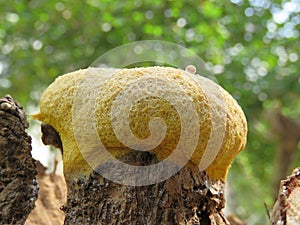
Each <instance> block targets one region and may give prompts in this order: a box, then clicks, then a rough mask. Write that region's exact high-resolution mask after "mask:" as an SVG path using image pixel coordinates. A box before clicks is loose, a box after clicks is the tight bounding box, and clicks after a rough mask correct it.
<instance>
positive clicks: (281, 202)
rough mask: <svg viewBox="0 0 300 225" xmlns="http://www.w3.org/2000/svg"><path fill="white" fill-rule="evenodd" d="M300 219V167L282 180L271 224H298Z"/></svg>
mask: <svg viewBox="0 0 300 225" xmlns="http://www.w3.org/2000/svg"><path fill="white" fill-rule="evenodd" d="M299 221H300V167H299V168H296V169H294V171H293V173H292V175H290V176H288V177H287V178H286V179H285V180H282V181H281V182H280V190H279V193H278V200H277V201H276V202H275V204H274V207H273V211H272V215H271V218H270V225H277V224H280V225H297V224H299Z"/></svg>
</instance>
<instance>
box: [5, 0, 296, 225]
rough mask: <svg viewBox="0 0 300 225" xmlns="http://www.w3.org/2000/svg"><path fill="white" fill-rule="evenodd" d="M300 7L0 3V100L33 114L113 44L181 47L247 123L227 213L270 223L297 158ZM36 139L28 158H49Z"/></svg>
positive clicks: (240, 2) (65, 0)
mask: <svg viewBox="0 0 300 225" xmlns="http://www.w3.org/2000/svg"><path fill="white" fill-rule="evenodd" d="M299 12H300V0H289V1H285V0H284V1H278V0H274V1H269V0H252V1H244V0H231V1H229V0H228V1H227V0H222V1H216V0H210V1H201V0H200V1H192V0H185V1H161V0H143V1H142V0H131V1H110V0H86V1H75V0H72V1H70V0H62V1H54V0H48V1H41V0H14V1H7V0H6V1H5V0H0V96H4V95H5V94H11V95H12V96H13V97H14V98H15V99H16V100H18V101H19V102H20V103H21V104H22V105H23V106H24V107H25V108H26V110H27V111H28V112H29V114H30V113H34V112H36V111H38V102H39V99H40V97H41V94H42V92H43V90H44V89H45V88H46V87H47V86H48V85H49V84H50V83H51V82H52V81H53V80H54V79H55V78H56V77H57V76H59V75H61V74H64V73H67V72H71V71H74V70H77V69H79V68H85V67H88V66H89V65H90V64H91V63H92V62H93V61H94V60H96V59H97V57H98V56H100V55H102V54H103V53H105V52H106V51H108V50H110V49H112V48H114V47H117V46H119V45H122V44H125V43H128V42H132V41H139V40H164V41H170V42H173V43H177V44H180V45H182V46H184V47H187V48H189V49H191V50H193V51H194V52H195V53H197V54H198V55H199V56H200V57H201V58H202V59H203V60H204V61H206V62H207V63H208V64H209V65H210V67H211V69H212V71H213V72H214V73H215V74H216V77H217V80H218V83H219V84H221V85H222V86H223V87H224V88H225V89H226V90H227V91H228V92H230V93H231V94H232V95H233V96H234V97H235V98H236V99H237V101H238V102H239V104H240V105H241V106H242V108H243V109H244V111H245V114H246V116H247V118H248V122H249V135H248V144H247V148H246V150H245V151H243V152H242V153H241V154H240V155H239V156H238V157H237V159H236V160H235V162H234V164H233V166H232V169H231V170H230V172H229V178H228V182H227V183H228V185H227V190H228V197H227V209H226V210H227V212H231V213H233V214H235V215H238V216H239V217H240V218H242V219H244V220H245V221H247V222H248V223H249V224H260V225H261V224H268V217H267V211H266V207H265V205H266V206H267V208H272V205H273V202H274V197H275V196H276V191H277V190H276V188H277V187H278V185H279V183H278V182H279V179H281V178H282V177H284V176H285V175H287V174H289V173H290V172H291V171H292V168H294V167H296V166H297V165H298V166H299V164H300V153H299V149H300V146H299V144H298V142H299V140H300V98H299V96H300V75H299V72H300V60H299V57H300V41H299V35H300V13H299ZM32 127H36V126H35V124H34V123H33V122H32ZM38 129H39V128H38ZM38 129H34V130H33V131H31V132H32V134H33V135H34V136H35V135H38V133H39V130H38ZM33 145H34V151H35V154H34V155H35V157H37V158H39V157H43V158H45V155H46V158H47V154H48V153H46V152H45V151H44V150H42V147H39V145H38V144H35V142H34V143H33ZM53 151H54V150H53Z"/></svg>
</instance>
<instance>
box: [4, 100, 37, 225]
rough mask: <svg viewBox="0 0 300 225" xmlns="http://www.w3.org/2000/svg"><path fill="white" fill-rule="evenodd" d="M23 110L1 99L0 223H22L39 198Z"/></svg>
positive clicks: (9, 101) (10, 101)
mask: <svg viewBox="0 0 300 225" xmlns="http://www.w3.org/2000/svg"><path fill="white" fill-rule="evenodd" d="M26 128H28V123H27V121H26V116H25V112H24V111H23V108H22V107H21V106H20V105H19V104H18V103H17V102H15V101H14V100H13V99H12V98H11V97H10V96H6V97H4V98H1V99H0V165H1V171H0V224H24V223H25V220H26V218H27V216H28V215H29V213H30V212H31V210H32V209H33V208H34V203H35V200H36V199H37V195H38V184H37V182H36V179H35V175H36V173H37V172H36V166H35V160H34V159H33V158H32V157H31V154H30V152H31V138H30V136H28V135H27V133H26V132H25V129H26Z"/></svg>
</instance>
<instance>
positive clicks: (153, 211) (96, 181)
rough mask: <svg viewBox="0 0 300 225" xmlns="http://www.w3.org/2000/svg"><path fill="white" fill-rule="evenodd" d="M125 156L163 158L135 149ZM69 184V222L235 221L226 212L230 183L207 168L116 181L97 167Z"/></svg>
mask: <svg viewBox="0 0 300 225" xmlns="http://www.w3.org/2000/svg"><path fill="white" fill-rule="evenodd" d="M122 161H124V162H126V163H131V164H134V165H145V164H149V163H155V162H157V160H156V158H155V156H154V155H153V154H150V153H146V152H144V153H133V154H130V155H129V156H126V158H123V159H122ZM137 162H138V163H137ZM107 166H110V165H109V164H108V165H107ZM67 185H68V198H67V204H66V205H65V206H64V207H63V208H62V209H63V211H65V213H66V218H65V223H64V224H111V225H113V224H130V225H131V224H141V225H144V224H149V225H156V224H180V225H196V224H201V225H206V224H207V225H208V224H218V225H222V224H229V223H228V221H227V220H226V218H225V216H224V214H223V213H222V208H224V183H223V182H221V181H216V182H212V181H210V180H209V178H208V177H207V176H206V174H205V172H199V171H195V170H193V169H191V168H190V167H188V166H185V167H184V168H183V169H181V170H180V171H179V172H178V173H177V174H175V175H174V176H173V177H171V178H169V179H167V180H165V181H162V182H160V183H157V184H153V185H148V186H138V187H137V186H126V185H120V184H116V183H113V182H112V181H110V180H107V179H105V178H103V177H102V176H100V175H99V174H97V173H96V172H93V173H92V174H91V175H90V176H89V177H82V178H80V179H77V180H74V181H72V182H71V183H68V184H67Z"/></svg>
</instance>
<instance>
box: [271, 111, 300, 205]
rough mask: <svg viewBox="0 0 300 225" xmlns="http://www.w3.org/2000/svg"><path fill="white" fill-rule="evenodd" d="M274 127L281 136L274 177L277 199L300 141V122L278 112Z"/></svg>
mask: <svg viewBox="0 0 300 225" xmlns="http://www.w3.org/2000/svg"><path fill="white" fill-rule="evenodd" d="M273 127H274V129H275V131H276V132H277V133H278V137H279V147H278V150H277V152H276V162H275V169H274V170H275V171H274V174H276V176H274V177H273V187H274V191H273V196H274V199H276V198H277V193H278V184H279V183H280V181H281V180H282V179H284V178H285V177H286V176H287V175H288V174H289V173H290V172H291V171H290V170H291V164H292V162H293V159H294V156H295V152H296V150H297V145H298V142H299V141H300V124H299V122H297V121H293V120H291V119H290V118H287V117H285V116H284V115H282V114H281V113H277V114H276V115H275V118H274V121H273Z"/></svg>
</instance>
